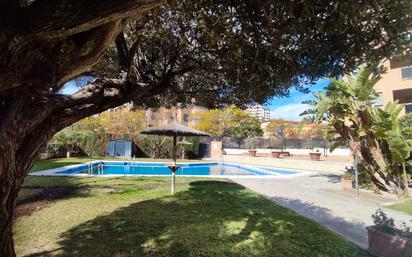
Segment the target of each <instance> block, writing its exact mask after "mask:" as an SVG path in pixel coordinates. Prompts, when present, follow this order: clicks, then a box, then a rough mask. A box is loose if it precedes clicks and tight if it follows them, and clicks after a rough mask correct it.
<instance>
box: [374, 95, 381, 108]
mask: <svg viewBox="0 0 412 257" xmlns="http://www.w3.org/2000/svg"><path fill="white" fill-rule="evenodd" d="M374 105H375V106H376V107H382V106H383V93H382V92H378V93H377V98H376V99H375V102H374Z"/></svg>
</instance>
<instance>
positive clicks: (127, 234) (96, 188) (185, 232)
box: [15, 177, 369, 257]
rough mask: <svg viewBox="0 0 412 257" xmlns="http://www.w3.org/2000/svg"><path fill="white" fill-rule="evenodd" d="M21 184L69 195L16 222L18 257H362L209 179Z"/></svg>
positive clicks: (289, 214) (317, 229) (304, 222)
mask: <svg viewBox="0 0 412 257" xmlns="http://www.w3.org/2000/svg"><path fill="white" fill-rule="evenodd" d="M177 183H178V184H177V190H178V192H177V195H176V196H175V197H171V196H169V189H170V187H169V178H165V177H158V178H153V177H152V178H142V177H120V178H102V177H100V178H98V177H93V178H75V177H27V178H26V181H25V187H28V188H35V187H49V188H52V187H54V186H65V187H70V186H71V187H75V188H76V190H75V191H73V192H72V193H71V194H70V195H68V196H66V197H64V198H63V199H59V200H55V201H54V202H53V203H51V204H49V205H48V206H47V207H45V208H43V209H41V210H39V211H35V212H34V213H32V214H31V215H28V216H21V217H19V218H18V219H17V221H16V223H15V244H16V250H17V253H18V255H19V256H55V255H57V256H85V257H87V256H122V257H123V256H149V257H150V256H179V257H183V256H184V257H190V256H193V257H198V256H211V257H212V256H219V257H220V256H245V257H246V256H247V257H250V256H259V257H264V256H294V257H295V256H317V257H322V256H324V257H326V256H327V257H334V256H351V257H354V256H355V257H356V256H369V255H368V253H366V252H364V251H362V250H360V249H358V248H357V247H355V246H354V245H352V244H351V243H349V242H348V241H346V240H344V239H342V238H341V237H339V236H337V235H335V234H334V233H332V232H330V231H329V230H327V229H325V228H323V227H321V226H320V225H318V224H317V223H315V222H313V221H311V220H308V219H306V218H304V217H302V216H300V215H298V214H296V213H295V212H293V211H290V210H288V209H285V208H283V207H280V206H278V205H276V204H274V203H273V202H272V201H270V200H268V199H266V198H264V197H261V196H259V195H257V194H256V193H253V192H251V191H249V190H247V189H245V188H243V187H242V186H240V185H237V184H233V183H230V182H228V181H223V180H216V179H213V180H212V179H209V180H208V179H204V178H202V179H195V178H178V179H177Z"/></svg>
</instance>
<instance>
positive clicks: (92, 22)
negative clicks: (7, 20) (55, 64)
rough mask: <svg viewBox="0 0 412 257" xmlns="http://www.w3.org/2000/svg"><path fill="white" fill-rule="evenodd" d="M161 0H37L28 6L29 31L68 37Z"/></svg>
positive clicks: (136, 13)
mask: <svg viewBox="0 0 412 257" xmlns="http://www.w3.org/2000/svg"><path fill="white" fill-rule="evenodd" d="M158 3H160V1H159V0H118V1H112V0H88V1H84V0H71V1H69V0H55V1H53V2H52V3H50V1H48V0H37V1H34V3H33V4H31V5H30V7H29V8H27V11H26V12H27V15H28V17H27V18H26V19H24V20H25V21H26V22H27V24H24V23H22V24H20V25H24V26H25V27H26V28H27V31H30V32H31V33H32V34H34V35H36V36H40V37H44V38H57V37H67V36H70V35H74V34H77V33H81V32H84V31H87V30H90V29H93V28H96V27H99V26H101V25H103V24H107V23H110V22H113V21H116V20H120V19H123V18H127V17H132V16H135V15H141V14H143V13H144V12H146V11H148V10H149V9H151V8H152V7H154V6H156V4H158Z"/></svg>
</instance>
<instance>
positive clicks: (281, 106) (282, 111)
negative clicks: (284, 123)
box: [265, 79, 329, 121]
mask: <svg viewBox="0 0 412 257" xmlns="http://www.w3.org/2000/svg"><path fill="white" fill-rule="evenodd" d="M328 83H329V80H327V79H321V80H318V81H317V82H316V84H314V85H313V86H311V87H310V88H309V90H310V93H308V94H305V93H302V92H299V91H297V90H296V89H293V90H291V92H290V95H289V96H288V97H283V98H273V99H272V100H270V101H269V102H268V103H266V104H265V107H266V108H269V109H270V116H271V118H272V119H284V120H297V121H299V120H301V119H302V118H303V117H301V116H299V114H301V113H302V112H303V111H305V110H306V109H308V107H309V106H308V105H305V104H302V102H303V101H306V100H310V99H314V97H313V95H312V93H316V92H319V91H322V90H323V89H324V88H325V87H326V86H327V85H328Z"/></svg>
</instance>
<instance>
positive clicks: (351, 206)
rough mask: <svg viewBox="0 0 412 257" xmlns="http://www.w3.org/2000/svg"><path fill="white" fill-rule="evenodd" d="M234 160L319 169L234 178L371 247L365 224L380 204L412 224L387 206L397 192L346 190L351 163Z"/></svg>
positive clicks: (395, 199) (250, 158) (398, 219)
mask: <svg viewBox="0 0 412 257" xmlns="http://www.w3.org/2000/svg"><path fill="white" fill-rule="evenodd" d="M229 159H230V161H232V162H239V163H246V162H247V163H249V164H255V165H268V166H276V167H284V168H294V169H303V168H304V169H306V170H312V171H316V170H318V172H315V173H312V174H305V175H302V176H297V177H291V178H283V179H278V178H266V179H262V178H247V179H243V178H234V179H232V180H233V181H235V182H236V183H238V184H240V185H243V186H245V187H247V188H249V189H251V190H253V191H255V192H257V193H259V194H261V195H264V196H266V197H267V198H269V199H271V200H273V201H275V202H276V203H278V204H280V205H282V206H284V207H286V208H289V209H292V210H294V211H296V212H297V213H299V214H301V215H303V216H305V217H307V218H309V219H312V220H314V221H316V222H318V223H320V224H321V225H323V226H325V227H327V228H329V229H330V230H332V231H334V232H336V233H337V234H339V235H341V236H343V237H345V238H346V239H348V240H349V241H351V242H353V243H354V244H356V245H358V246H360V247H362V248H365V249H366V248H367V247H368V240H367V231H366V229H365V226H369V225H372V223H373V222H372V218H371V215H372V214H373V213H374V212H375V211H376V210H377V209H379V208H381V209H382V210H384V211H385V212H386V213H387V214H388V216H389V217H392V218H394V219H395V222H396V223H397V225H399V224H400V223H401V222H402V221H404V222H406V223H407V224H408V225H412V223H411V220H412V216H410V215H408V214H405V213H401V212H397V211H394V210H391V209H388V208H385V207H384V206H385V205H387V204H389V203H393V202H396V201H397V198H396V197H395V196H393V195H389V194H384V195H376V194H372V193H369V192H367V191H363V190H362V191H361V194H360V197H359V198H356V197H355V193H354V192H353V191H344V190H342V187H341V184H340V176H341V175H342V173H343V169H344V167H345V166H346V165H350V163H345V162H328V161H323V162H322V161H320V162H316V161H310V160H293V159H284V160H279V159H271V158H261V157H257V158H253V157H245V156H242V157H233V156H232V157H230V158H225V160H229Z"/></svg>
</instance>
